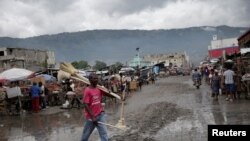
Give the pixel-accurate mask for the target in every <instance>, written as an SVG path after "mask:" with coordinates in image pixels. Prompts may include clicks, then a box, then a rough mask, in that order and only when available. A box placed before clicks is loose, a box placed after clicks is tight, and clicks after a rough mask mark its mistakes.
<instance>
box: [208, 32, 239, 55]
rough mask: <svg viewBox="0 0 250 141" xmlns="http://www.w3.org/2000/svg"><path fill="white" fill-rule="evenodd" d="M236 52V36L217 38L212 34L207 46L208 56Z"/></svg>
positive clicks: (237, 48) (237, 49) (237, 50)
mask: <svg viewBox="0 0 250 141" xmlns="http://www.w3.org/2000/svg"><path fill="white" fill-rule="evenodd" d="M238 52H239V45H238V40H237V38H228V39H217V36H216V35H214V36H213V40H212V41H211V44H210V45H209V46H208V54H209V58H220V57H223V56H225V55H231V54H234V53H238Z"/></svg>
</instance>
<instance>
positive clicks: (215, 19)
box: [0, 0, 250, 37]
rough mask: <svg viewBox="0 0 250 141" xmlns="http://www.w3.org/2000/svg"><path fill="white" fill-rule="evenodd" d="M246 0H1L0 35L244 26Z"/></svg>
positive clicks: (248, 9) (248, 4) (249, 9)
mask: <svg viewBox="0 0 250 141" xmlns="http://www.w3.org/2000/svg"><path fill="white" fill-rule="evenodd" d="M248 13H250V1H249V0H227V1H218V0H154V1H152V0H60V1H58V0H1V1H0V36H1V37H3V36H10V37H30V36H37V35H43V34H56V33H61V32H74V31H83V30H92V29H146V30H150V29H170V28H184V27H191V26H203V25H209V26H217V25H229V26H244V27H249V26H250V18H249V15H248Z"/></svg>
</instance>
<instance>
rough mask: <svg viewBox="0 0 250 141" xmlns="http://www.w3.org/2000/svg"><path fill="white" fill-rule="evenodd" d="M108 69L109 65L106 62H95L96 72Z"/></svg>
mask: <svg viewBox="0 0 250 141" xmlns="http://www.w3.org/2000/svg"><path fill="white" fill-rule="evenodd" d="M105 67H107V64H106V63H105V62H102V61H95V65H94V68H95V69H96V70H101V69H103V68H105Z"/></svg>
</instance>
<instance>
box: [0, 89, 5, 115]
mask: <svg viewBox="0 0 250 141" xmlns="http://www.w3.org/2000/svg"><path fill="white" fill-rule="evenodd" d="M4 111H6V103H5V92H4V91H0V112H4Z"/></svg>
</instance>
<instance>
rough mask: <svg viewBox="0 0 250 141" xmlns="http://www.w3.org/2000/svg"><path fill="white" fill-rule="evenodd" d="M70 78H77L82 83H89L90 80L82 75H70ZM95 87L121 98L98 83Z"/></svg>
mask: <svg viewBox="0 0 250 141" xmlns="http://www.w3.org/2000/svg"><path fill="white" fill-rule="evenodd" d="M71 78H72V79H75V80H78V81H81V82H84V83H86V84H88V85H90V82H89V81H88V80H87V79H86V78H84V77H82V76H79V75H77V77H74V76H71ZM97 88H98V89H100V90H102V91H103V92H105V93H109V94H110V95H112V96H114V97H115V98H117V99H120V100H121V97H120V96H119V95H117V94H115V93H113V92H110V91H108V89H106V88H105V87H102V86H100V85H97Z"/></svg>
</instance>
